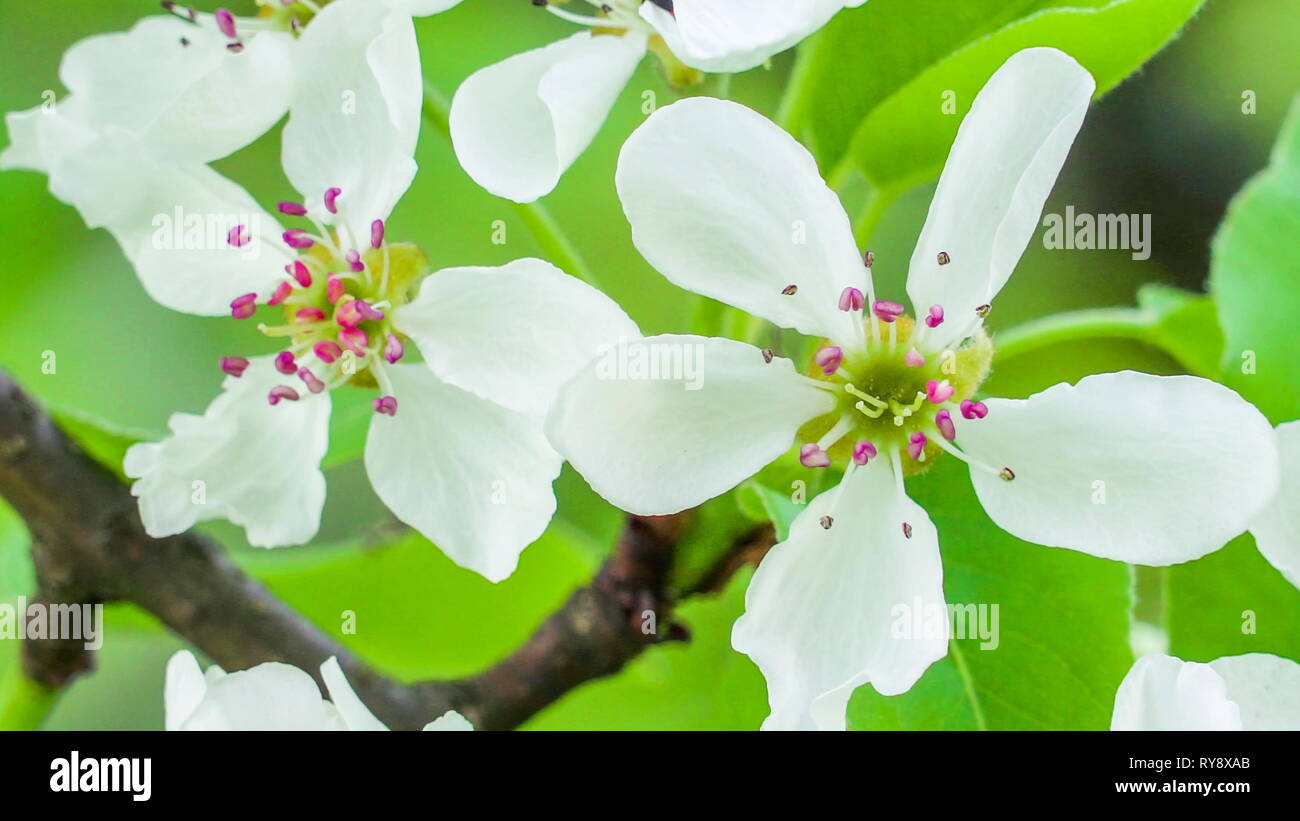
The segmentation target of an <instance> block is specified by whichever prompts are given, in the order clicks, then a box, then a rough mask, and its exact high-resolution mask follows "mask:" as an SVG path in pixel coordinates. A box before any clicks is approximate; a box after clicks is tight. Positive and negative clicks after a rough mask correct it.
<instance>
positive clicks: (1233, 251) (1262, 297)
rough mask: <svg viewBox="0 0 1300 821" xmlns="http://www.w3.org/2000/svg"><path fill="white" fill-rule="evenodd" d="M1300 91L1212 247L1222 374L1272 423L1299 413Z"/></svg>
mask: <svg viewBox="0 0 1300 821" xmlns="http://www.w3.org/2000/svg"><path fill="white" fill-rule="evenodd" d="M1296 236H1300V97H1297V98H1296V101H1295V102H1294V103H1293V104H1292V106H1291V113H1290V115H1289V116H1288V117H1287V121H1286V124H1285V125H1283V127H1282V133H1281V135H1280V136H1279V137H1278V141H1277V145H1276V146H1274V149H1273V158H1272V162H1271V163H1270V165H1269V167H1268V168H1267V169H1265V170H1264V171H1263V172H1261V173H1260V174H1258V175H1257V176H1256V177H1255V178H1254V179H1252V180H1251V181H1250V182H1249V183H1247V184H1246V187H1245V188H1243V189H1242V191H1241V193H1239V194H1238V195H1237V197H1236V198H1235V199H1234V200H1233V201H1232V204H1231V205H1229V206H1228V215H1227V217H1226V218H1225V219H1224V221H1223V224H1222V225H1221V226H1220V227H1219V233H1218V234H1217V235H1216V236H1215V238H1214V244H1213V246H1212V248H1211V264H1210V292H1211V293H1213V294H1214V297H1215V301H1216V302H1217V303H1218V306H1219V319H1220V321H1221V322H1222V323H1223V330H1224V333H1225V334H1226V336H1227V347H1226V349H1225V350H1224V352H1223V360H1222V363H1223V374H1224V381H1225V382H1226V383H1227V384H1228V385H1229V386H1231V387H1232V388H1234V389H1236V390H1237V391H1239V392H1240V393H1241V394H1242V396H1244V397H1246V398H1247V399H1249V400H1250V401H1251V402H1254V403H1255V405H1256V406H1258V407H1259V409H1260V410H1262V411H1263V412H1264V414H1265V415H1266V416H1268V417H1269V419H1271V420H1272V421H1273V422H1274V423H1279V422H1286V421H1289V420H1291V419H1295V418H1296V417H1297V416H1300V373H1298V372H1297V371H1296V367H1295V363H1296V352H1297V350H1300V347H1297V345H1296V342H1295V339H1296V335H1295V327H1294V326H1293V325H1291V319H1292V318H1294V317H1296V316H1300V287H1297V285H1296V283H1297V282H1300V258H1297V256H1296V254H1295V252H1294V250H1293V249H1292V247H1291V240H1293V239H1294V238H1295V237H1296Z"/></svg>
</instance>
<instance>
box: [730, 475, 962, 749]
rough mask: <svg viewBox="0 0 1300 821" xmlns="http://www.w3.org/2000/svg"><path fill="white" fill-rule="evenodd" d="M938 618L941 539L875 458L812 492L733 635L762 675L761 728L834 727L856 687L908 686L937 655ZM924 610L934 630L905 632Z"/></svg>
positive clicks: (941, 626)
mask: <svg viewBox="0 0 1300 821" xmlns="http://www.w3.org/2000/svg"><path fill="white" fill-rule="evenodd" d="M827 515H829V516H831V517H832V519H833V520H834V521H833V524H832V525H831V528H830V529H829V530H826V529H824V528H823V527H822V526H821V524H820V519H821V518H822V517H823V516H827ZM904 522H907V523H908V524H909V525H911V529H912V537H911V538H910V539H909V538H907V537H906V536H905V535H904V533H903V523H904ZM946 615H947V610H946V608H945V605H944V599H943V565H942V563H941V562H940V560H939V536H938V534H937V532H936V531H935V529H934V525H933V524H931V522H930V518H929V517H928V516H927V515H926V514H925V511H924V510H922V509H921V508H920V507H918V506H917V505H916V504H915V503H913V502H912V501H911V500H910V499H907V498H906V497H904V496H902V494H900V493H899V491H898V489H897V487H896V484H895V480H894V475H893V471H892V469H891V468H890V466H889V465H888V463H886V462H884V461H883V460H882V461H879V462H876V463H873V464H871V465H868V466H867V467H865V468H860V469H856V470H854V471H853V473H852V474H850V475H849V477H848V478H847V480H846V481H845V482H842V483H841V484H840V485H839V486H838V487H836V488H834V489H833V490H830V491H827V492H826V493H823V494H821V495H820V496H818V497H817V498H816V499H814V500H813V501H812V503H810V504H809V505H808V509H807V510H805V511H804V512H802V513H800V514H799V516H798V518H796V519H795V520H794V523H793V524H792V525H791V528H790V538H789V539H787V540H786V541H784V542H782V543H781V544H779V545H777V546H776V547H774V548H772V550H771V551H770V552H769V553H768V554H767V555H766V556H764V557H763V561H762V562H761V563H760V564H759V566H758V570H757V571H756V572H755V573H754V578H753V580H752V581H751V582H750V583H749V590H748V591H747V592H746V593H745V614H744V615H743V616H741V617H740V619H739V620H738V621H737V622H736V625H735V628H734V629H733V630H732V634H731V644H732V646H733V647H735V648H736V649H737V650H739V651H740V652H742V653H745V654H746V655H748V656H749V657H750V658H752V659H753V660H754V662H755V663H756V664H757V665H758V666H759V668H760V669H761V670H762V671H763V675H764V677H766V678H767V692H768V703H769V704H770V705H771V709H772V714H771V715H770V716H768V718H767V720H766V721H765V722H764V723H763V728H764V729H778V730H796V729H822V730H842V729H844V721H845V720H844V710H845V708H846V707H847V705H848V703H849V697H850V696H851V695H852V694H853V690H854V689H855V688H857V687H859V686H861V685H862V684H865V683H867V682H870V683H871V684H872V686H873V687H874V688H875V689H876V690H877V691H878V692H880V693H882V694H884V695H891V696H892V695H898V694H899V693H904V692H907V690H908V689H910V688H911V687H912V685H913V684H915V683H916V680H917V679H919V678H920V677H921V674H922V673H924V672H925V670H926V668H927V667H929V666H930V665H931V664H933V663H934V662H935V661H938V660H939V659H941V658H943V656H944V654H945V653H946V652H947V647H948V629H947V624H948V622H947V619H946ZM926 618H929V620H930V624H931V626H932V627H934V629H933V630H932V631H930V632H927V631H926V630H924V629H922V630H919V631H918V630H914V629H913V625H914V624H924V621H923V620H924V619H926Z"/></svg>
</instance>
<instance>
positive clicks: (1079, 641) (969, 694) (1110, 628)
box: [848, 459, 1133, 730]
mask: <svg viewBox="0 0 1300 821" xmlns="http://www.w3.org/2000/svg"><path fill="white" fill-rule="evenodd" d="M909 493H910V495H912V497H913V498H914V499H915V500H916V502H917V503H918V504H920V505H921V506H922V507H924V508H925V509H926V511H928V512H929V514H930V517H931V518H932V519H933V520H934V523H935V526H936V527H937V528H938V530H939V541H940V545H941V549H942V551H943V565H944V574H945V578H944V594H945V596H946V597H947V600H948V603H949V604H950V605H966V604H976V605H979V604H985V605H990V607H989V608H988V609H987V610H986V613H987V617H986V618H987V621H986V622H985V624H986V626H987V627H989V628H992V627H993V623H992V620H991V615H992V612H993V611H992V607H991V606H992V605H997V606H998V611H997V614H998V622H997V626H998V629H997V630H992V629H990V630H989V632H990V633H991V634H992V635H994V636H996V638H997V642H996V647H993V646H990V647H989V649H981V646H982V644H985V643H986V642H984V641H983V640H982V639H980V638H978V637H967V638H957V639H954V640H953V641H951V642H949V653H948V657H947V658H945V659H942V660H941V661H939V662H938V663H936V664H935V665H933V666H932V667H931V668H930V669H929V670H928V671H927V672H926V673H925V675H924V676H922V678H921V680H920V681H919V682H918V683H917V685H916V686H915V687H913V688H912V690H911V691H909V692H907V693H905V694H903V695H901V696H892V697H886V696H882V695H880V694H878V693H876V692H875V691H874V690H873V689H871V686H870V685H867V686H864V687H862V688H859V689H858V690H857V692H855V693H854V695H853V699H852V701H851V702H850V704H849V713H848V716H849V726H850V727H853V728H856V729H913V730H916V729H979V728H986V729H1043V728H1051V729H1105V728H1106V727H1107V726H1109V723H1110V713H1111V707H1112V705H1113V702H1114V697H1115V688H1116V687H1118V686H1119V682H1120V680H1121V679H1122V678H1123V677H1124V674H1125V673H1126V672H1128V669H1129V666H1130V665H1131V664H1132V661H1133V658H1132V653H1131V651H1130V650H1129V643H1128V637H1129V610H1130V606H1131V597H1130V587H1131V585H1132V575H1131V573H1130V571H1129V568H1128V567H1127V566H1125V565H1123V564H1120V563H1119V562H1112V561H1107V560H1105V559H1098V558H1094V557H1092V556H1088V555H1085V554H1083V553H1077V552H1075V551H1071V550H1063V549H1059V548H1047V547H1041V546H1039V545H1032V544H1029V543H1027V542H1022V541H1020V540H1019V539H1017V538H1015V537H1013V536H1011V535H1010V534H1008V533H1006V532H1005V531H1003V530H1001V529H1000V528H999V527H998V526H997V525H995V524H993V522H991V521H990V520H989V518H988V516H987V515H985V513H984V511H983V509H982V508H981V507H980V504H979V501H978V500H977V499H976V497H975V492H974V490H973V489H972V487H971V484H970V478H969V475H968V472H967V469H966V467H965V466H964V465H962V464H961V463H960V462H958V461H956V460H955V459H944V460H941V461H940V462H938V463H937V464H936V465H935V466H934V467H933V468H932V469H931V470H930V471H929V472H928V473H926V474H924V475H923V476H921V477H919V478H917V479H914V480H912V482H911V486H910V487H909ZM967 635H968V636H969V635H970V634H969V633H968V634H967ZM987 643H988V644H990V645H992V642H987Z"/></svg>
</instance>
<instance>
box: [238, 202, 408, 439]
mask: <svg viewBox="0 0 1300 821" xmlns="http://www.w3.org/2000/svg"><path fill="white" fill-rule="evenodd" d="M342 193H343V192H342V190H341V189H338V188H330V189H329V190H327V191H326V192H325V196H324V204H325V210H326V211H327V212H328V213H329V214H330V215H331V218H336V219H335V221H334V222H328V221H326V220H318V219H316V218H314V217H311V216H309V214H308V211H307V208H306V207H305V206H303V205H301V204H299V203H296V202H282V203H280V212H281V213H283V214H287V215H289V216H297V217H305V218H307V219H309V220H310V221H311V223H312V226H313V229H314V231H307V230H304V229H300V228H292V229H290V230H288V231H285V232H284V235H283V240H284V244H285V245H286V246H288V248H289V249H291V250H290V251H288V252H285V256H286V257H287V258H288V259H289V262H288V263H287V264H286V265H285V266H284V279H283V281H281V282H280V284H279V285H277V286H276V288H275V291H274V292H273V293H272V295H271V297H270V298H269V299H268V300H267V301H266V304H267V305H278V306H281V309H282V311H283V312H284V319H285V323H284V324H282V325H274V326H268V325H265V324H261V325H258V329H259V330H261V331H262V333H264V334H266V335H267V336H270V337H276V338H283V339H286V340H287V341H288V343H289V347H287V348H286V349H285V350H283V351H281V352H280V353H279V354H278V355H277V356H276V359H275V367H276V369H277V370H278V371H280V373H282V374H284V375H285V376H290V377H296V380H287V384H283V385H277V386H276V387H275V388H273V389H272V390H271V392H270V394H269V395H268V396H267V401H269V402H270V403H271V404H272V405H276V404H279V403H280V402H281V401H282V400H289V401H297V400H299V399H301V398H302V396H303V394H302V392H301V391H300V390H299V388H304V389H305V390H306V391H307V392H308V393H311V394H315V393H322V392H324V391H326V390H329V389H330V388H334V387H337V386H339V385H342V384H345V383H346V384H352V385H359V386H363V387H378V388H379V390H380V396H379V397H377V398H376V399H375V401H374V409H375V411H376V412H378V413H385V414H388V415H390V416H392V415H394V414H396V413H397V398H396V396H395V395H394V394H393V389H392V384H391V382H390V381H389V380H388V378H387V377H386V375H385V372H384V368H385V366H386V365H393V364H396V363H397V361H398V360H400V359H401V358H402V357H403V356H404V355H405V353H406V337H405V336H404V335H403V334H402V333H401V332H399V331H398V330H397V328H395V327H394V326H393V323H392V320H391V319H390V316H391V314H392V311H393V309H395V308H397V307H399V306H401V305H403V304H405V303H406V302H407V300H408V299H409V297H410V293H411V290H412V288H413V287H414V285H415V284H416V283H417V282H418V281H419V280H420V279H421V278H423V276H424V275H425V274H426V273H428V265H427V261H426V259H425V257H424V254H423V253H422V252H421V251H420V250H419V249H418V248H417V247H415V246H414V245H412V244H409V243H389V242H387V241H386V240H385V237H384V223H383V221H382V220H374V221H373V222H372V223H371V224H370V236H369V237H366V238H365V239H366V240H367V241H366V242H365V243H362V244H359V243H358V242H357V241H356V238H355V237H353V236H352V233H351V231H350V229H349V228H348V227H347V222H346V221H345V220H344V219H342V217H341V214H340V209H341V203H340V202H339V198H340V197H341V195H342ZM227 239H228V241H229V243H230V244H231V245H234V246H240V245H243V244H246V243H247V242H248V241H249V236H248V231H247V228H246V226H243V225H237V226H235V227H234V228H232V229H231V231H230V234H229V236H228V238H227ZM277 247H278V246H277ZM358 248H362V249H363V250H358ZM256 309H257V294H244V295H242V296H240V297H237V298H236V299H235V300H234V301H232V302H231V303H230V311H231V315H232V316H233V317H234V318H236V319H247V318H249V317H251V316H252V315H253V313H254V311H256ZM247 366H248V360H247V359H245V358H242V357H227V358H225V359H223V360H222V363H221V367H222V370H223V371H225V372H226V373H229V374H231V375H233V376H239V375H240V374H241V373H242V372H243V369H244V368H246V367H247Z"/></svg>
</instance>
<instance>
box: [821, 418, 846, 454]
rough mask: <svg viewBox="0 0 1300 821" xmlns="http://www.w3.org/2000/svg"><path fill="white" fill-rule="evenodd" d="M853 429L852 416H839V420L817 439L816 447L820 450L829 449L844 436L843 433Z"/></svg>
mask: <svg viewBox="0 0 1300 821" xmlns="http://www.w3.org/2000/svg"><path fill="white" fill-rule="evenodd" d="M852 429H853V417H852V416H847V415H846V416H841V417H840V418H839V420H838V421H837V422H836V423H835V424H834V425H833V426H832V427H831V429H830V430H828V431H826V433H825V434H824V435H823V436H822V438H821V439H818V440H817V449H818V450H821V451H827V450H830V449H831V448H832V447H833V446H834V445H835V443H836V442H839V441H840V440H841V439H843V438H844V434H846V433H848V432H849V431H850V430H852Z"/></svg>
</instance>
